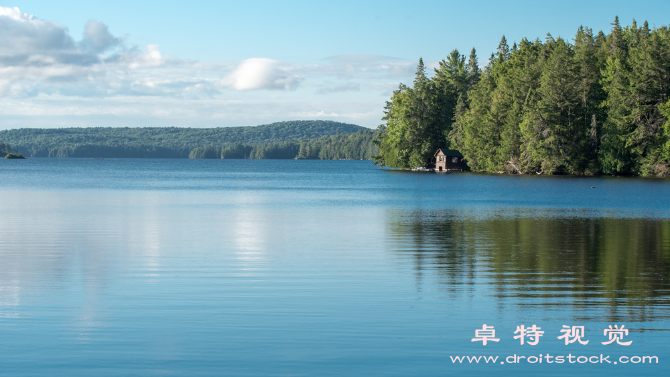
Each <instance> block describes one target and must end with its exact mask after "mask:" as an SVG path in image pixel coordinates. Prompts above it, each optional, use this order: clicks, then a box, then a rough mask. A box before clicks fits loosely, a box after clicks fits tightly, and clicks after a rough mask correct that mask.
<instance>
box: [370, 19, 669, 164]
mask: <svg viewBox="0 0 670 377" xmlns="http://www.w3.org/2000/svg"><path fill="white" fill-rule="evenodd" d="M668 88H670V30H669V29H668V27H667V26H664V27H660V28H656V29H653V30H650V29H649V25H648V24H647V22H645V23H644V25H643V27H641V28H638V27H637V24H636V23H635V21H633V23H632V25H631V26H628V27H625V28H623V27H621V25H620V23H619V19H618V18H616V19H615V20H614V22H613V23H612V30H611V32H610V34H609V35H606V34H605V33H603V32H602V31H601V32H599V33H597V34H594V33H593V31H592V30H591V29H589V28H585V27H579V29H578V30H577V34H576V36H575V38H574V44H571V43H569V42H568V41H566V40H564V39H562V38H554V37H552V36H551V35H550V34H547V37H546V39H545V42H544V43H542V42H540V41H539V40H535V41H533V42H530V41H528V40H527V39H522V40H521V42H520V43H519V44H518V45H517V44H516V43H514V44H513V46H512V48H511V49H510V48H509V45H508V42H507V39H506V38H505V36H503V37H502V39H501V40H500V43H499V45H498V49H497V51H496V53H494V54H491V57H490V59H489V63H488V65H487V66H486V67H485V68H484V69H483V70H480V69H479V67H478V64H477V56H476V54H475V51H474V49H473V50H472V52H471V54H470V58H469V60H468V62H467V63H466V62H465V57H464V56H461V55H460V54H459V53H458V51H452V52H451V53H450V54H449V56H448V57H447V59H446V60H443V61H441V62H440V63H439V68H438V69H436V70H435V73H434V75H433V77H431V78H428V77H426V74H425V68H424V66H423V61H421V60H420V61H419V66H418V67H417V73H416V78H415V80H414V83H413V86H412V87H408V86H406V85H402V84H401V85H400V87H399V88H398V90H396V91H395V92H394V93H393V96H392V97H391V99H390V100H389V101H388V102H387V103H386V108H385V114H386V115H385V116H384V118H382V119H383V120H384V121H385V124H383V125H381V126H379V128H378V136H377V140H376V141H375V144H376V145H378V146H379V149H380V153H379V154H378V155H377V156H375V163H376V164H378V165H381V166H389V167H394V168H413V167H417V166H425V165H426V164H429V163H431V160H432V156H433V153H435V151H436V150H437V148H442V147H446V148H449V149H457V150H459V151H460V152H461V153H462V154H463V155H464V156H465V158H466V160H467V162H468V165H469V166H470V168H471V169H472V170H474V171H488V172H508V173H521V174H530V173H538V174H589V175H592V174H599V173H604V174H626V175H647V176H666V175H668V173H669V171H668V165H669V161H670V160H669V155H670V152H669V150H670V125H669V124H668V119H669V118H670V109H669V107H670V105H668Z"/></svg>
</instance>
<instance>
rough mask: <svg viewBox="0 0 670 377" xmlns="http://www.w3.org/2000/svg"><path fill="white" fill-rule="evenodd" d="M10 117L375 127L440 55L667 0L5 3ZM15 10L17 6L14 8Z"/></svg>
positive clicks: (31, 122)
mask: <svg viewBox="0 0 670 377" xmlns="http://www.w3.org/2000/svg"><path fill="white" fill-rule="evenodd" d="M0 6H2V7H3V8H0V96H2V100H1V101H0V121H1V123H0V128H2V129H4V128H17V127H66V126H131V127H134V126H189V127H212V126H239V125H257V124H263V123H269V122H274V121H282V120H293V119H332V120H337V121H343V122H349V123H355V124H360V125H362V126H366V127H376V126H377V125H378V124H380V123H381V119H380V118H381V116H382V112H383V107H384V103H385V101H386V100H387V99H388V98H389V96H390V94H391V92H392V90H393V89H395V88H397V86H398V84H399V83H400V82H404V83H410V82H411V80H412V76H413V72H414V69H415V66H416V62H417V61H418V59H419V57H423V59H424V60H425V61H426V62H427V63H428V64H429V65H435V64H437V61H439V60H440V59H443V58H445V57H446V55H447V54H448V53H449V52H450V51H451V50H452V49H454V48H457V49H459V51H461V53H464V54H467V53H469V51H470V49H471V48H472V47H475V48H476V49H477V52H478V56H479V59H480V63H482V64H484V63H485V62H486V60H487V58H488V56H489V55H490V53H491V52H492V51H494V50H495V48H496V46H497V44H498V41H499V40H500V37H501V36H502V35H503V34H505V35H506V37H507V39H508V40H509V41H510V43H511V42H513V41H519V40H520V39H521V38H522V37H527V38H529V39H535V38H540V39H544V37H545V35H546V33H547V32H549V33H551V34H552V35H553V36H554V37H558V36H562V37H564V38H567V39H571V38H572V37H573V36H574V33H575V31H576V29H577V28H578V27H579V25H585V26H588V27H591V28H593V29H594V30H601V29H602V30H609V29H610V27H611V26H610V23H611V22H612V20H613V19H614V16H615V15H618V16H619V17H620V19H621V22H622V24H623V25H628V24H630V22H631V20H632V19H636V20H637V21H638V22H640V23H641V22H642V21H644V20H648V21H649V23H650V25H651V26H664V25H667V23H668V22H667V15H668V14H670V1H636V2H632V1H561V2H538V1H506V2H501V1H478V2H464V1H459V2H455V1H453V2H452V1H412V2H409V1H337V2H314V1H245V2H241V1H190V2H183V1H141V0H135V1H104V0H99V1H91V0H88V1H67V0H63V1H58V2H54V1H15V2H13V3H2V4H0ZM14 7H16V8H18V9H19V10H18V11H17V10H16V9H15V8H14Z"/></svg>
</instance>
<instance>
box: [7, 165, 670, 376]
mask: <svg viewBox="0 0 670 377" xmlns="http://www.w3.org/2000/svg"><path fill="white" fill-rule="evenodd" d="M592 186H594V187H595V188H592ZM0 213H1V214H2V220H1V221H0V375H8V376H47V375H63V376H153V375H160V376H173V375H177V376H445V375H472V376H474V375H478V376H481V375H495V376H497V375H501V376H507V375H509V376H512V375H514V376H519V375H522V376H536V375H544V376H562V375H566V374H571V375H576V376H580V375H592V374H594V373H599V374H600V373H602V374H608V375H612V376H627V375H639V376H652V375H655V376H657V375H664V374H665V373H667V371H668V370H669V368H668V363H669V362H670V347H669V344H670V300H669V299H670V181H668V180H659V179H642V178H612V177H600V178H588V177H586V178H585V177H544V176H497V175H479V174H455V173H454V174H432V173H411V172H400V171H390V170H383V169H379V168H376V167H374V166H372V165H371V164H370V163H369V162H366V161H293V160H291V161H279V160H141V159H117V160H114V159H112V160H86V159H39V158H33V159H28V160H24V161H18V160H0ZM484 324H486V325H487V326H494V330H495V337H496V338H498V339H499V341H498V342H493V341H490V340H489V341H488V344H487V345H483V344H482V343H483V342H482V341H475V342H473V341H472V339H473V338H475V335H476V332H475V331H476V330H477V329H482V327H483V325H484ZM521 325H523V326H525V327H526V328H529V327H531V326H533V325H536V326H537V327H540V328H541V331H544V333H543V335H542V336H541V337H539V338H538V339H539V342H538V343H537V344H536V345H530V344H529V343H528V342H529V341H530V342H532V340H533V338H529V337H526V338H524V340H525V343H524V344H523V345H522V344H521V338H517V339H515V338H514V337H515V336H516V335H519V332H517V333H516V334H515V330H517V326H521ZM564 325H565V326H569V327H570V329H572V326H583V327H584V333H583V337H582V338H581V340H582V341H586V340H588V341H589V342H588V344H581V343H579V342H577V341H575V342H573V343H571V344H567V345H566V344H565V339H562V338H559V336H562V335H564V334H565V333H562V332H561V330H562V329H563V326H564ZM614 325H617V326H619V327H620V326H622V325H623V326H624V328H625V329H628V330H629V332H628V333H627V334H625V333H624V334H623V335H622V336H621V337H620V338H619V339H618V341H619V342H620V343H625V342H627V341H632V343H631V344H630V345H627V346H626V345H622V344H618V343H617V341H616V340H617V338H616V336H615V335H616V332H610V333H608V335H605V329H608V328H609V326H613V327H614ZM480 335H482V334H480ZM610 335H612V336H613V337H614V338H611V337H610ZM572 339H576V338H572ZM610 339H613V340H615V341H613V342H612V343H611V344H602V343H603V342H608V341H609V340H610ZM547 354H549V355H551V356H552V357H555V356H566V359H565V362H564V363H562V364H559V363H557V362H555V359H554V360H551V359H547V358H546V355H547ZM601 354H602V355H603V356H605V357H606V356H607V355H610V357H609V359H607V360H609V361H610V362H611V363H609V364H608V363H607V361H603V363H602V364H601V363H600V362H598V363H597V364H592V363H589V362H586V363H580V362H576V359H575V360H573V361H575V362H574V363H570V362H569V360H568V359H567V356H568V355H573V356H575V357H577V356H586V357H592V356H597V357H596V359H598V360H600V355H601ZM512 355H517V356H524V357H526V359H527V360H531V361H532V360H536V361H537V362H536V363H529V362H527V361H526V359H519V362H518V363H512V362H510V361H509V360H510V359H508V358H507V357H508V356H512ZM540 355H543V356H540ZM456 356H494V357H496V356H497V357H498V359H497V360H496V362H495V364H493V363H488V364H487V363H485V362H484V361H483V360H480V362H479V364H477V363H472V364H470V363H468V362H467V361H464V362H463V363H458V361H456V362H455V363H454V362H453V361H452V360H453V357H456ZM533 356H534V357H535V359H532V358H531V357H533ZM621 356H625V357H627V359H622V360H629V361H633V362H634V361H636V360H643V359H642V357H644V356H656V357H658V364H656V363H654V362H652V363H650V362H649V361H650V360H652V359H647V361H646V362H645V363H637V364H635V363H633V362H629V363H627V364H624V363H622V362H619V363H618V364H616V365H615V364H614V363H613V362H614V361H617V360H620V359H619V357H621ZM636 356H638V357H640V359H635V358H634V357H636ZM543 357H544V359H543V362H542V363H540V362H539V360H540V359H542V358H543ZM512 359H514V358H512ZM549 360H551V361H554V362H553V363H552V362H549ZM580 360H582V361H583V360H584V359H580ZM591 360H595V359H591ZM501 362H504V364H501Z"/></svg>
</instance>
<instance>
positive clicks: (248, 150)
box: [189, 130, 379, 160]
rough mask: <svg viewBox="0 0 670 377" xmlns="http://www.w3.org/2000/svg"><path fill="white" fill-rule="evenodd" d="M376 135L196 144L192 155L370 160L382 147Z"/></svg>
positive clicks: (366, 131)
mask: <svg viewBox="0 0 670 377" xmlns="http://www.w3.org/2000/svg"><path fill="white" fill-rule="evenodd" d="M375 136H376V132H375V131H374V130H361V131H358V132H356V133H353V134H348V135H332V136H322V137H320V138H313V139H298V140H289V141H282V142H277V143H265V144H257V145H246V144H241V143H236V144H232V145H223V146H214V145H211V146H205V147H198V148H194V149H193V150H191V152H190V153H189V158H228V159H245V158H250V159H318V160H367V159H370V158H371V156H373V155H374V154H376V153H378V151H379V150H378V149H377V147H376V146H375V144H374V143H373V141H374V139H375Z"/></svg>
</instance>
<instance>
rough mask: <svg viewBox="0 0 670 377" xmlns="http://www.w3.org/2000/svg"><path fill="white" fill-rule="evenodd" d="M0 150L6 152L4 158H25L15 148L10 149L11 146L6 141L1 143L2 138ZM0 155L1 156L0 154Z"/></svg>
mask: <svg viewBox="0 0 670 377" xmlns="http://www.w3.org/2000/svg"><path fill="white" fill-rule="evenodd" d="M0 152H2V153H6V154H5V158H6V159H19V160H20V159H25V157H23V155H22V154H21V153H19V152H17V151H16V150H14V149H12V147H10V146H9V144H7V143H3V142H2V140H0ZM0 156H2V155H1V154H0Z"/></svg>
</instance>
